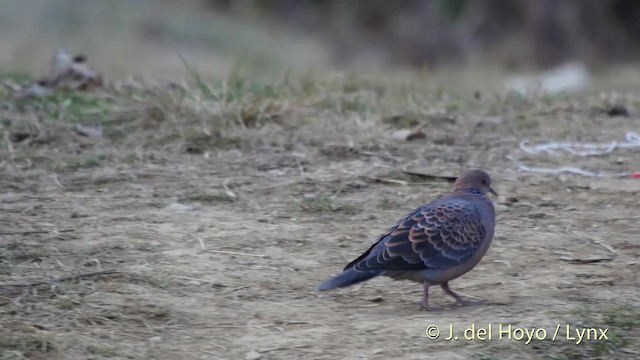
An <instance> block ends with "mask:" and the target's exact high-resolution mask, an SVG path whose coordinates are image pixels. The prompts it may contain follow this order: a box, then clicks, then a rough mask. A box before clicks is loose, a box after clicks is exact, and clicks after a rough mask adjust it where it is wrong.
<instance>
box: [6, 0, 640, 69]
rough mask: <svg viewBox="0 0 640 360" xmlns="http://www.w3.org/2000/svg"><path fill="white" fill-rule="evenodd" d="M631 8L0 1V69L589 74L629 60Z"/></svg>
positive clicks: (633, 52) (277, 0)
mask: <svg viewBox="0 0 640 360" xmlns="http://www.w3.org/2000/svg"><path fill="white" fill-rule="evenodd" d="M639 35H640V2H638V1H633V0H606V1H605V0H395V1H387V0H184V1H174V0H135V1H133V0H109V1H103V0H20V1H18V0H0V67H1V69H2V70H3V71H13V72H27V73H32V74H43V73H44V72H46V71H47V68H48V61H49V59H50V57H51V55H52V54H53V53H54V51H55V49H57V48H64V49H66V50H67V51H69V52H70V53H82V54H85V55H87V56H88V57H89V61H90V63H91V64H93V67H94V68H95V69H96V70H98V71H101V72H102V73H104V74H105V75H106V76H107V77H108V78H109V77H111V78H121V77H125V76H127V75H139V76H154V77H163V76H176V75H178V76H179V75H180V74H184V73H185V68H184V64H183V59H181V58H184V59H187V60H188V61H189V62H190V63H193V64H194V66H196V67H197V68H198V70H199V71H202V72H205V73H207V74H213V75H216V74H225V73H227V72H228V71H230V69H232V68H233V67H234V66H235V65H237V63H238V62H243V63H246V64H248V65H251V66H254V67H257V68H260V67H263V68H273V67H276V68H284V69H290V70H291V69H293V70H302V71H308V70H318V69H326V68H334V69H335V68H338V69H349V68H360V69H381V68H385V69H388V68H390V67H394V68H399V69H407V68H408V69H414V68H418V69H420V70H427V71H434V72H437V71H439V70H446V69H452V68H469V67H475V68H478V67H480V66H490V67H492V68H497V69H501V70H504V71H510V72H525V71H540V70H541V69H550V68H553V67H554V66H558V65H561V64H564V63H567V62H576V61H577V62H579V63H580V64H581V65H584V66H586V67H588V68H589V69H590V70H591V71H601V70H603V69H611V68H612V67H619V66H627V67H633V64H634V63H635V62H637V60H638V58H639V57H640V36H639Z"/></svg>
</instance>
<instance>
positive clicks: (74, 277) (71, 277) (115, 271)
mask: <svg viewBox="0 0 640 360" xmlns="http://www.w3.org/2000/svg"><path fill="white" fill-rule="evenodd" d="M118 273H120V271H119V270H118V269H108V270H102V271H94V272H89V273H82V274H77V275H69V276H62V277H58V278H54V279H52V280H39V281H34V282H31V283H0V287H9V286H13V287H32V286H38V285H47V284H52V283H56V282H62V281H69V280H79V279H86V278H90V277H93V276H100V275H108V274H118Z"/></svg>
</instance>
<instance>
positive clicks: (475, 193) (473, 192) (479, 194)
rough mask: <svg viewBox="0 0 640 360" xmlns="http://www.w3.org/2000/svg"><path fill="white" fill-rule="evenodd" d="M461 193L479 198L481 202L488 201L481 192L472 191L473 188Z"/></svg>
mask: <svg viewBox="0 0 640 360" xmlns="http://www.w3.org/2000/svg"><path fill="white" fill-rule="evenodd" d="M462 192H464V193H467V194H471V195H473V196H476V197H479V198H481V199H483V200H485V199H489V198H488V197H487V195H485V194H484V193H483V192H482V191H480V190H478V189H473V188H471V189H464V190H462Z"/></svg>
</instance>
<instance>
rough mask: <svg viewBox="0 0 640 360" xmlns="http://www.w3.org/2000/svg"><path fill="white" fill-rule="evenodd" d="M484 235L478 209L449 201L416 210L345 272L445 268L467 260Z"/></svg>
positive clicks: (455, 201) (452, 200)
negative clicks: (350, 269)
mask: <svg viewBox="0 0 640 360" xmlns="http://www.w3.org/2000/svg"><path fill="white" fill-rule="evenodd" d="M485 235H486V229H485V227H484V225H483V224H482V222H481V219H480V212H479V211H478V209H477V208H476V207H475V206H474V205H473V204H472V203H470V202H469V201H465V200H462V199H459V200H456V199H449V200H447V201H445V202H440V203H435V204H431V205H425V206H424V207H421V208H418V209H416V210H415V211H414V212H412V213H411V214H409V215H408V216H407V217H405V218H404V219H402V220H400V222H398V224H396V226H394V227H393V228H391V229H390V231H389V232H388V233H386V234H384V235H382V236H381V237H380V238H379V240H378V241H377V242H376V243H375V244H374V245H373V246H371V248H370V249H369V250H368V251H367V252H365V253H364V254H362V255H361V256H360V257H359V258H357V259H356V260H354V261H352V262H351V263H350V264H349V265H347V267H346V268H345V269H347V268H351V267H352V268H353V269H355V270H361V271H368V270H385V271H410V270H423V269H448V268H451V267H453V266H456V265H458V264H461V263H464V262H465V261H467V260H469V259H470V258H471V257H472V256H473V254H474V253H475V252H476V251H477V250H478V248H479V247H480V245H481V243H482V241H483V240H484V239H485Z"/></svg>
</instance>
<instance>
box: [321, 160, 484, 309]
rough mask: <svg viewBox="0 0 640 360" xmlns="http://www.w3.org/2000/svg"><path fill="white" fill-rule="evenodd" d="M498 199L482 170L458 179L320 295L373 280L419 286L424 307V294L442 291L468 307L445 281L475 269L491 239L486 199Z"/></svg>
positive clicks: (382, 238)
mask: <svg viewBox="0 0 640 360" xmlns="http://www.w3.org/2000/svg"><path fill="white" fill-rule="evenodd" d="M488 192H491V193H493V194H496V193H495V191H493V189H492V188H491V178H490V177H489V175H488V174H487V173H486V172H484V171H482V170H471V171H467V172H466V173H464V174H463V175H462V176H460V177H459V178H458V179H457V180H456V182H455V184H454V192H453V193H451V194H449V195H445V196H443V197H441V198H439V199H437V200H435V201H432V202H430V203H427V204H425V205H422V206H421V207H419V208H417V209H415V210H414V211H413V212H411V213H410V214H408V215H407V216H406V217H404V218H403V219H401V220H400V221H398V222H397V223H396V224H395V225H394V226H393V227H392V228H391V229H389V230H388V231H387V232H386V233H385V234H383V235H382V236H380V237H379V238H378V240H377V241H376V243H375V244H374V245H373V246H371V248H369V250H367V251H366V252H365V253H363V254H362V255H360V257H358V258H357V259H355V260H353V261H352V262H351V263H349V264H348V265H347V266H346V267H345V268H344V271H343V272H342V273H340V274H338V275H337V276H335V277H333V278H331V279H329V280H327V281H325V282H323V283H322V284H320V285H319V286H318V288H317V289H318V290H321V291H324V290H330V289H333V288H339V287H346V286H350V285H353V284H356V283H359V282H362V281H365V280H369V279H371V278H374V277H377V276H389V277H391V278H394V279H397V280H411V281H416V282H420V283H423V286H424V294H423V300H422V307H423V308H425V309H427V310H432V309H433V308H432V307H430V306H429V302H428V288H429V286H431V285H441V286H442V289H443V290H444V291H445V293H447V294H449V295H451V296H453V297H454V298H455V299H456V301H457V302H459V303H461V304H468V303H471V302H470V301H468V300H464V299H462V298H461V297H460V296H459V295H458V294H456V293H454V292H453V291H451V289H449V286H448V281H449V280H452V279H455V278H457V277H459V276H461V275H463V274H465V273H466V272H468V271H469V270H471V269H472V268H473V267H475V266H476V265H477V264H478V262H480V260H481V259H482V257H483V256H484V255H485V253H486V252H487V250H488V248H489V245H490V244H491V241H492V239H493V234H494V227H495V210H494V207H493V203H492V202H491V200H490V199H489V198H488V197H487V196H486V194H487V193H488Z"/></svg>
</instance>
